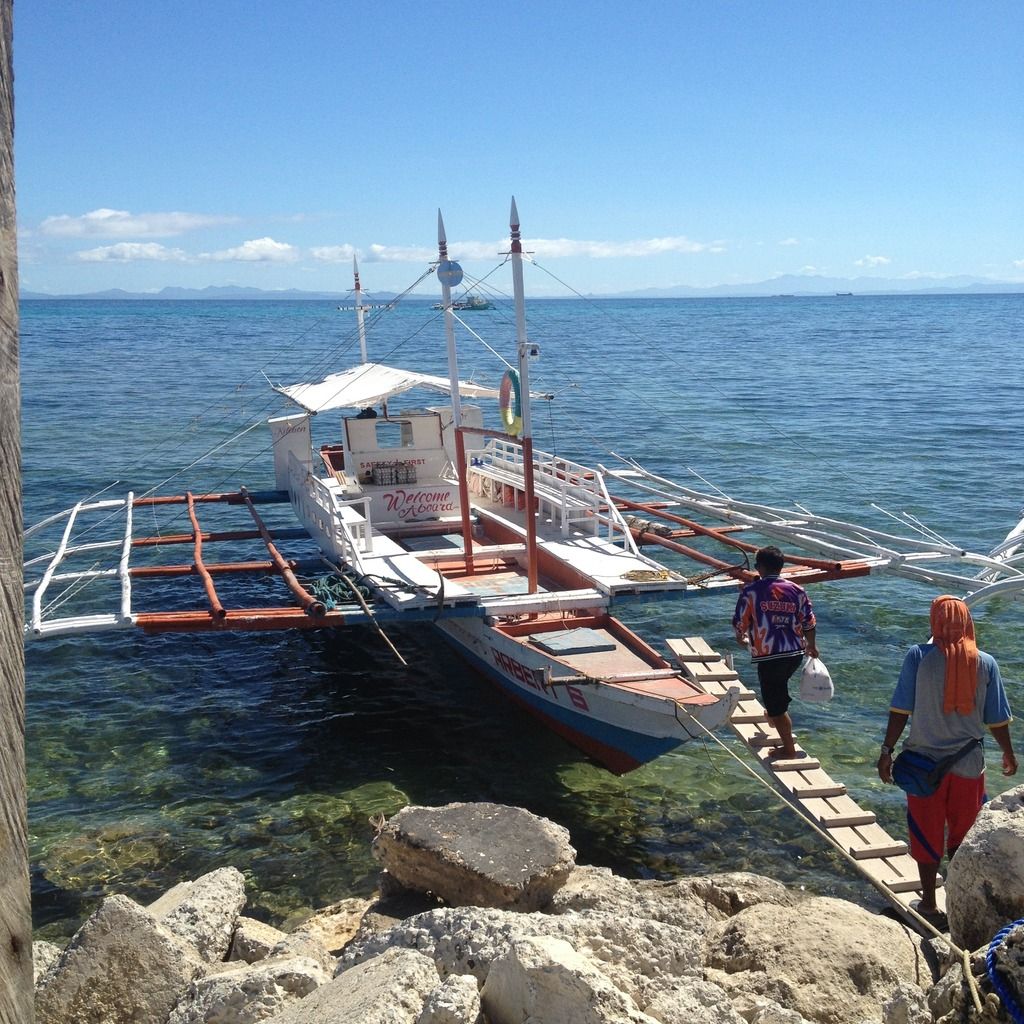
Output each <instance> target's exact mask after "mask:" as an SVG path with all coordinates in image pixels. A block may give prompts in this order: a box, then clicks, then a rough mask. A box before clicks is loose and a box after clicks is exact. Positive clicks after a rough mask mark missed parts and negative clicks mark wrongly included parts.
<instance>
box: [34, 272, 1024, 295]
mask: <svg viewBox="0 0 1024 1024" xmlns="http://www.w3.org/2000/svg"><path fill="white" fill-rule="evenodd" d="M1017 292H1024V282H1020V281H992V280H990V279H988V278H981V277H947V278H942V279H941V280H928V279H925V278H921V279H919V280H913V281H908V280H905V279H899V278H882V277H856V278H848V277H819V276H809V275H802V274H787V275H784V276H783V277H773V278H771V279H769V280H767V281H757V282H753V283H751V284H720V285H715V286H713V287H711V288H693V287H691V286H690V285H685V284H679V285H673V286H672V287H670V288H643V289H640V290H637V291H630V292H616V293H615V294H600V295H598V294H591V295H589V296H588V298H591V299H704V298H746V297H753V298H764V297H773V296H777V297H779V298H787V297H790V296H792V297H794V298H795V297H798V296H810V295H832V296H835V295H965V294H978V295H992V294H1007V293H1017ZM21 298H22V299H24V300H29V301H31V300H33V299H99V300H104V299H105V300H108V301H109V300H112V299H113V300H117V299H122V300H149V301H153V300H174V299H178V300H183V299H185V300H190V301H194V300H196V299H215V300H220V301H224V300H231V299H237V300H244V301H246V302H254V301H273V300H275V299H276V300H281V299H288V300H291V301H299V300H307V301H321V302H324V301H330V302H342V301H345V302H351V301H352V295H351V293H350V292H307V291H301V290H300V289H298V288H287V289H281V290H278V291H274V290H267V289H264V288H241V287H238V286H236V285H225V286H221V287H218V286H214V285H211V286H209V287H207V288H161V289H160V291H158V292H128V291H124V290H123V289H121V288H111V289H109V290H107V291H102V292H86V293H84V294H78V295H48V294H46V293H45V292H31V291H22V292H21ZM395 298H397V296H396V295H395V293H393V292H374V293H373V296H372V298H371V297H368V298H367V299H366V301H367V302H390V301H392V300H393V299H395ZM413 298H414V301H415V300H416V299H418V301H425V300H427V299H428V298H429V299H430V301H434V297H432V296H418V297H413Z"/></svg>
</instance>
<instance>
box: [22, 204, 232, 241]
mask: <svg viewBox="0 0 1024 1024" xmlns="http://www.w3.org/2000/svg"><path fill="white" fill-rule="evenodd" d="M236 219H237V218H234V217H220V216H212V215H208V214H203V213H180V212H172V213H137V214H133V213H129V212H128V211H127V210H107V209H100V210H93V211H92V212H91V213H85V214H82V216H80V217H71V216H69V215H68V214H66V213H62V214H60V215H59V216H56V217H47V218H46V219H45V220H44V221H43V222H42V224H40V225H39V230H40V231H41V232H42V233H43V234H44V235H57V236H59V237H61V238H124V237H126V236H129V235H130V236H132V237H135V238H167V237H170V236H173V235H183V234H184V233H185V232H186V231H195V230H196V229H197V228H207V227H213V226H215V225H218V224H231V223H233V222H234V221H235V220H236Z"/></svg>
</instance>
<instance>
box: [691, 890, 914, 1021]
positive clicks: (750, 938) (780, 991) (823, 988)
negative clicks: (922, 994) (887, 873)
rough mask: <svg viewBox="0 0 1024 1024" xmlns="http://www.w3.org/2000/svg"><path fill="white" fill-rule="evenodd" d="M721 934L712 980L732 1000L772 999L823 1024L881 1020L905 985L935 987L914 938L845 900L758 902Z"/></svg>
mask: <svg viewBox="0 0 1024 1024" xmlns="http://www.w3.org/2000/svg"><path fill="white" fill-rule="evenodd" d="M719 929H720V931H719V934H718V938H717V940H716V941H714V942H712V944H711V946H710V948H709V954H708V965H709V968H711V969H717V970H714V971H712V970H709V972H708V975H707V976H708V977H710V978H711V979H712V980H714V981H717V982H718V983H719V984H720V985H722V987H723V988H725V989H726V991H728V992H729V993H730V995H732V996H733V997H734V998H735V997H736V996H737V995H738V994H740V993H747V994H749V995H760V996H767V997H768V998H770V999H773V1000H774V1001H775V1002H777V1003H778V1004H779V1005H780V1006H783V1007H786V1008H788V1009H793V1010H796V1011H797V1012H798V1013H799V1014H801V1016H803V1017H805V1018H807V1020H809V1021H818V1022H820V1024H860V1022H861V1021H863V1020H865V1019H871V1020H878V1019H879V1017H880V1016H881V1011H882V1003H883V1002H884V1001H885V1000H886V999H887V998H888V997H889V995H890V994H891V993H892V991H893V990H894V989H895V987H896V986H897V984H898V983H899V982H900V981H901V980H902V981H908V982H912V983H913V984H916V985H918V986H921V985H928V984H930V983H931V976H930V972H928V970H927V966H926V964H925V961H924V957H923V956H922V954H921V951H920V949H918V947H917V942H918V940H917V938H916V936H914V937H912V936H911V935H910V933H908V932H907V931H906V930H905V929H904V928H903V927H901V926H900V925H898V924H897V923H896V922H894V921H891V920H889V919H888V918H884V917H879V916H877V915H874V914H869V913H868V912H867V911H865V910H862V909H860V908H859V907H855V906H854V905H853V904H850V903H846V902H844V901H842V900H836V899H830V898H828V897H814V898H811V899H807V900H804V901H802V902H801V903H800V905H799V906H798V907H795V908H789V907H778V906H772V905H768V904H760V905H758V906H754V907H749V908H748V909H746V910H743V911H741V912H740V913H739V914H737V915H736V916H735V917H733V918H731V919H729V920H728V921H725V922H723V923H722V924H721V925H719Z"/></svg>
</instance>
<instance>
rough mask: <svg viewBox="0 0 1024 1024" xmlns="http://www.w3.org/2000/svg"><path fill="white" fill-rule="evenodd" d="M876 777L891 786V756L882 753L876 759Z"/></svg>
mask: <svg viewBox="0 0 1024 1024" xmlns="http://www.w3.org/2000/svg"><path fill="white" fill-rule="evenodd" d="M878 777H879V778H880V779H881V780H882V781H883V782H886V783H889V784H890V785H891V784H892V754H886V753H882V754H881V755H880V756H879V758H878Z"/></svg>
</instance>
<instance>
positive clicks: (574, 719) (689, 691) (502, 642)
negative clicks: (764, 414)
mask: <svg viewBox="0 0 1024 1024" xmlns="http://www.w3.org/2000/svg"><path fill="white" fill-rule="evenodd" d="M518 221H519V218H518V213H517V211H516V207H515V202H514V201H513V203H512V214H511V228H512V231H511V243H510V247H509V252H508V254H507V256H508V259H509V260H510V261H511V264H512V277H513V286H514V307H515V323H516V342H515V343H516V351H517V356H516V360H515V364H514V365H511V366H509V368H508V369H507V371H506V372H505V375H504V377H503V378H502V380H501V382H500V384H497V386H485V385H480V384H475V383H471V382H467V381H463V380H460V379H459V374H458V358H457V352H456V344H455V323H456V321H457V320H458V317H457V310H456V309H455V308H454V304H453V302H452V299H451V289H452V288H453V287H456V286H458V284H459V283H460V282H461V279H462V271H461V268H460V267H459V266H458V264H457V263H455V262H453V261H452V260H450V259H449V258H448V253H447V245H446V241H445V234H444V227H443V224H442V222H441V219H440V216H439V217H438V227H439V231H438V236H439V251H438V260H437V263H436V265H435V266H434V268H433V269H434V270H435V272H436V273H437V276H438V279H439V281H440V282H441V286H442V295H443V301H442V303H441V306H442V308H443V310H444V321H445V326H446V338H447V347H448V363H449V375H448V377H447V378H444V377H439V376H433V375H429V374H423V373H419V372H415V371H412V370H406V369H400V368H396V367H392V366H385V365H382V364H380V363H375V362H371V361H369V359H368V358H367V349H366V333H365V322H364V315H365V313H366V311H367V309H369V308H370V307H369V306H368V305H367V304H365V303H363V301H362V292H361V289H360V285H359V275H358V269H356V291H355V305H354V309H355V312H356V316H357V322H358V327H359V339H360V345H361V356H362V359H361V362H360V363H359V364H357V365H355V366H353V367H351V368H349V369H347V370H344V371H343V372H339V373H335V374H331V375H329V376H327V377H324V378H322V379H318V380H315V381H310V382H304V383H298V384H293V385H289V386H276V387H275V390H277V391H278V392H279V393H280V394H281V395H282V396H284V397H285V398H287V399H288V400H289V402H290V403H291V404H292V408H293V410H294V411H291V412H287V413H285V414H283V415H278V416H275V417H273V418H271V419H270V420H269V423H268V425H269V429H270V432H271V436H272V439H273V464H274V465H273V468H274V487H273V488H272V489H267V490H261V491H250V490H246V489H244V488H243V489H240V490H238V491H236V492H226V493H215V494H210V493H200V494H194V493H192V492H186V493H185V494H180V495H172V496H156V495H145V496H135V495H133V494H129V495H127V496H126V497H125V498H121V499H112V500H98V501H84V502H79V503H78V504H76V505H75V506H74V507H72V508H70V509H68V510H67V511H65V512H62V513H60V514H59V515H55V516H52V517H50V518H48V519H46V520H44V521H43V522H41V523H39V524H37V525H36V526H34V527H32V528H31V529H30V530H28V531H26V539H27V541H29V543H33V544H34V543H37V542H39V541H41V540H42V539H43V538H45V537H47V536H52V537H53V538H54V540H53V542H52V543H51V544H50V545H49V546H48V548H47V550H45V551H44V552H43V553H42V554H40V555H38V556H35V557H32V558H30V559H29V561H27V562H26V579H27V580H28V582H27V583H26V589H27V591H28V593H29V594H30V596H31V609H30V612H29V615H28V623H27V626H26V635H27V637H28V638H30V639H45V638H48V637H54V636H61V635H66V634H73V633H82V632H91V631H98V630H119V629H121V630H123V629H141V630H143V631H144V632H146V633H165V632H208V633H216V632H224V631H231V630H280V629H332V628H333V629H337V628H342V627H354V626H357V625H363V626H366V625H369V626H372V627H374V628H376V629H378V630H379V631H380V632H381V633H382V634H383V633H384V632H385V627H387V628H390V626H391V625H392V624H406V623H423V622H428V623H430V624H431V625H432V626H433V628H434V629H436V630H437V632H438V634H439V635H440V636H441V637H442V638H443V639H444V640H445V641H446V642H447V643H448V644H450V645H451V646H453V647H454V648H455V649H456V650H457V651H458V652H459V653H460V654H461V655H462V656H463V657H464V658H465V659H466V661H467V662H468V663H469V664H470V665H472V666H473V667H474V668H475V669H478V670H479V671H480V672H481V673H482V674H484V675H486V676H487V677H488V678H489V679H491V680H492V681H494V682H495V683H497V684H498V685H499V686H500V687H501V688H502V690H504V691H505V692H506V693H507V694H508V695H509V696H511V697H512V698H513V699H514V700H515V701H517V702H518V703H519V704H521V705H522V706H523V707H525V708H526V709H527V710H529V711H530V712H531V713H533V714H534V715H536V716H538V717H539V718H541V719H542V720H543V721H544V722H545V723H546V724H547V725H549V726H550V727H551V728H552V729H554V730H555V731H556V732H558V733H559V734H561V735H562V736H563V737H565V738H566V739H567V740H569V741H570V742H571V743H573V744H575V745H576V746H577V747H578V748H580V749H581V750H583V751H585V752H586V753H587V754H589V755H590V756H592V757H593V758H595V759H596V760H597V761H599V762H600V763H601V764H603V765H605V766H606V767H608V768H609V769H610V770H612V771H615V772H625V771H629V770H630V769H632V768H635V767H637V766H638V765H641V764H644V763H646V762H648V761H650V760H652V759H653V758H655V757H658V756H659V755H660V754H662V753H664V752H666V751H668V750H671V749H672V748H674V747H676V746H678V745H679V744H681V743H684V742H686V741H687V740H689V739H691V738H694V737H698V736H703V735H704V734H705V730H715V729H718V728H719V727H721V726H724V725H725V724H726V723H727V722H728V720H729V717H730V714H731V713H732V711H733V708H734V707H735V705H736V702H737V700H738V698H739V695H740V691H739V689H738V688H728V689H725V692H724V693H723V692H722V690H723V688H722V687H721V686H719V687H717V688H716V689H715V691H714V692H710V691H709V690H708V689H705V688H704V687H703V686H701V685H700V682H699V681H695V680H694V678H693V677H692V673H691V674H687V673H684V672H683V671H681V669H680V666H679V665H678V664H676V663H675V662H674V661H672V660H670V657H671V655H669V656H665V655H662V654H661V653H659V651H658V650H656V649H655V648H654V647H652V646H651V645H650V644H649V643H647V642H646V641H645V640H644V639H642V638H641V637H640V636H638V635H637V634H636V633H635V632H633V631H631V630H630V629H628V628H627V627H626V626H625V625H624V624H623V623H622V622H620V621H619V620H618V619H617V618H616V617H615V614H614V612H615V611H616V609H617V607H619V606H623V605H626V604H628V603H629V602H632V601H638V600H644V599H648V600H650V599H659V600H667V599H670V598H673V597H678V598H686V597H696V596H703V595H707V594H712V593H715V592H721V591H722V590H723V589H724V590H726V591H727V592H728V591H733V592H734V591H735V588H736V586H737V584H738V583H742V582H745V581H747V580H749V579H750V578H752V575H753V573H752V569H751V568H750V567H749V563H750V561H752V559H749V555H750V553H751V552H753V551H754V550H755V549H756V547H757V546H759V543H765V542H766V540H767V541H771V542H776V543H779V544H782V545H783V546H785V547H786V549H787V550H799V551H802V552H806V554H805V555H804V554H801V555H799V556H796V557H793V558H792V559H790V561H791V564H790V565H789V566H788V567H787V573H788V574H789V575H791V576H792V577H793V578H795V579H797V580H798V581H799V582H801V583H811V582H816V581H820V580H825V579H840V578H844V577H850V576H863V575H866V574H868V573H873V572H892V573H898V574H901V575H904V576H909V577H911V578H915V579H919V580H922V581H924V582H928V583H932V584H936V585H939V586H941V587H942V588H943V589H946V590H951V591H953V590H957V589H958V590H959V591H961V592H967V593H969V594H971V595H972V598H971V600H980V599H983V598H984V597H986V596H989V595H992V594H995V593H1002V592H1007V591H1019V590H1021V589H1024V568H1022V564H1024V554H1022V549H1024V520H1022V521H1021V523H1019V524H1018V525H1017V526H1016V527H1015V529H1014V530H1013V531H1011V533H1010V535H1009V536H1008V537H1007V539H1006V541H1004V543H1003V544H1002V545H1000V546H999V547H998V548H996V549H995V550H994V551H993V552H991V553H989V554H986V555H975V554H971V553H970V552H965V551H962V550H960V549H957V548H955V547H953V546H951V545H947V544H943V543H942V542H941V541H939V540H938V539H937V538H935V537H934V536H928V535H926V534H923V533H921V532H920V531H915V529H914V528H913V525H912V524H909V523H905V524H904V525H905V526H907V527H908V532H909V534H910V535H909V536H907V535H895V534H887V533H880V532H877V531H871V530H866V529H863V528H860V527H857V526H856V525H854V524H847V523H841V522H837V521H835V520H830V519H825V518H821V517H816V516H813V515H811V514H809V513H804V512H800V513H799V514H794V513H793V512H792V511H787V510H779V509H773V508H770V507H767V506H764V505H757V504H753V503H748V502H741V501H736V500H733V499H730V498H728V497H726V496H724V495H721V494H714V493H704V492H699V491H694V490H691V489H689V488H685V487H682V486H680V485H678V484H676V483H674V482H672V481H669V480H666V479H664V478H662V477H659V476H656V475H654V474H652V473H649V472H647V471H646V470H645V469H644V468H643V467H642V466H640V465H639V464H638V463H632V462H629V463H626V462H623V463H622V464H621V465H620V466H619V467H618V468H607V467H605V466H602V465H594V466H586V465H582V464H579V463H576V462H573V461H570V460H567V459H565V458H562V457H558V456H555V455H552V454H549V453H546V452H543V451H539V450H537V449H535V448H534V446H533V436H532V411H531V410H532V404H533V402H534V401H538V400H548V399H550V396H546V395H537V394H531V390H530V365H531V362H532V360H533V359H535V358H537V357H538V356H539V346H538V345H537V344H535V343H534V342H532V341H531V340H529V339H528V336H527V331H526V316H525V301H524V288H523V262H524V254H523V250H522V243H521V239H520V233H519V223H518ZM394 305H396V303H389V304H388V305H387V307H385V311H386V310H390V309H391V308H393V306H394ZM414 391H418V392H420V393H421V394H422V393H424V392H428V393H430V394H432V395H434V396H437V395H442V396H444V398H443V403H442V404H438V405H427V406H423V405H416V406H413V405H408V406H406V405H402V403H403V402H405V401H406V400H407V399H406V398H405V397H403V396H406V395H407V393H412V392H414ZM428 400H429V399H428ZM464 400H465V401H464ZM483 401H487V402H495V401H496V402H497V409H498V412H499V418H500V424H499V425H497V426H495V427H487V426H485V425H484V419H485V417H484V412H483V409H482V407H481V406H480V405H479V404H471V403H474V402H483ZM492 408H493V407H492ZM335 411H338V412H343V413H345V414H344V415H342V417H341V424H340V425H341V435H340V436H339V437H338V438H337V439H335V440H334V441H331V442H328V443H324V444H322V445H319V446H317V447H316V448H315V449H314V443H313V436H312V429H311V424H312V421H313V418H314V417H316V416H318V415H321V414H325V413H330V412H335ZM155 505H178V506H180V507H181V509H182V510H183V511H184V512H187V516H188V521H189V524H190V529H187V530H184V531H182V532H177V533H167V532H160V533H156V534H154V533H151V532H147V531H145V530H140V529H139V528H138V525H137V524H141V523H142V522H143V517H142V516H140V515H139V512H140V510H142V509H146V508H148V507H150V506H155ZM284 509H290V511H291V512H292V513H294V520H297V525H296V524H295V522H294V520H292V521H291V522H290V523H280V522H275V521H271V520H272V519H275V518H279V514H280V511H281V510H284ZM214 511H215V512H216V514H215V515H214V516H213V517H212V518H213V519H215V520H216V524H215V525H217V526H220V525H222V521H223V519H224V518H225V516H226V515H227V514H229V513H239V514H241V515H243V516H245V518H246V522H245V523H244V525H243V526H241V527H239V526H238V525H237V524H233V525H232V528H231V529H211V528H210V526H209V525H207V526H206V527H205V528H204V526H203V525H202V523H201V521H200V518H201V516H202V517H203V518H206V519H207V520H209V519H210V518H211V515H210V514H211V512H214ZM748 535H755V536H754V537H751V536H748ZM755 538H756V539H757V540H758V541H759V543H756V542H755ZM229 543H233V544H236V545H241V544H246V545H250V546H251V545H253V544H254V543H255V544H259V545H262V551H261V555H260V557H258V558H257V557H249V558H247V559H246V560H241V559H236V560H234V561H211V560H210V559H209V557H208V554H207V552H208V551H209V549H210V546H211V545H217V546H218V548H220V547H221V546H223V545H226V544H229ZM182 546H184V547H185V548H186V549H189V550H190V552H191V559H190V561H187V562H179V563H173V564H168V563H166V562H162V561H159V557H160V556H159V553H161V552H165V551H167V550H174V549H175V548H176V547H177V548H178V549H180V548H181V547H182ZM714 548H721V549H722V551H721V552H715V551H714ZM293 549H294V550H293ZM652 549H657V550H659V553H663V558H664V560H663V561H659V560H657V559H655V558H653V557H651V556H650V555H649V554H647V553H646V551H648V550H652ZM737 554H739V555H740V556H742V557H741V559H740V560H739V562H737ZM83 560H84V561H87V562H88V567H87V568H82V567H81V563H82V562H83ZM181 577H188V578H190V579H191V580H193V581H195V580H196V579H198V580H199V581H201V583H202V588H203V594H204V596H205V603H204V606H203V607H198V608H197V607H194V606H189V607H173V605H174V602H173V601H171V602H167V601H166V595H167V594H168V592H169V591H168V587H167V586H166V583H167V581H173V580H175V579H179V578H181ZM239 580H243V581H244V584H245V585H244V586H241V587H238V586H235V585H234V584H236V583H237V581H239ZM153 581H164V584H165V585H164V586H159V587H156V588H155V593H156V595H157V596H156V599H155V601H154V599H153V598H152V597H149V596H146V594H145V591H146V588H147V586H151V585H152V583H153ZM257 582H259V583H260V584H261V585H260V586H257V585H256V584H257ZM111 589H112V590H113V594H111V593H110V591H111ZM58 590H59V594H57V595H56V598H55V597H54V594H55V592H56V591H58ZM104 592H105V593H106V594H107V595H108V597H111V598H112V601H113V604H114V610H113V611H111V610H104V609H103V607H102V605H101V604H99V603H97V598H98V596H100V595H101V594H102V593H104ZM257 592H258V593H259V594H260V595H261V596H262V595H264V594H265V595H266V598H267V599H266V600H265V601H259V602H257V601H256V600H254V595H255V594H256V593H257ZM282 594H286V595H287V596H286V597H284V598H282V596H281V595H282ZM161 601H164V602H165V603H164V604H161V603H160V602H161ZM154 603H155V604H156V605H157V606H156V607H154V606H153V605H154ZM385 639H386V636H385ZM389 642H390V641H389ZM396 654H397V651H396ZM399 656H400V655H399Z"/></svg>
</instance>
